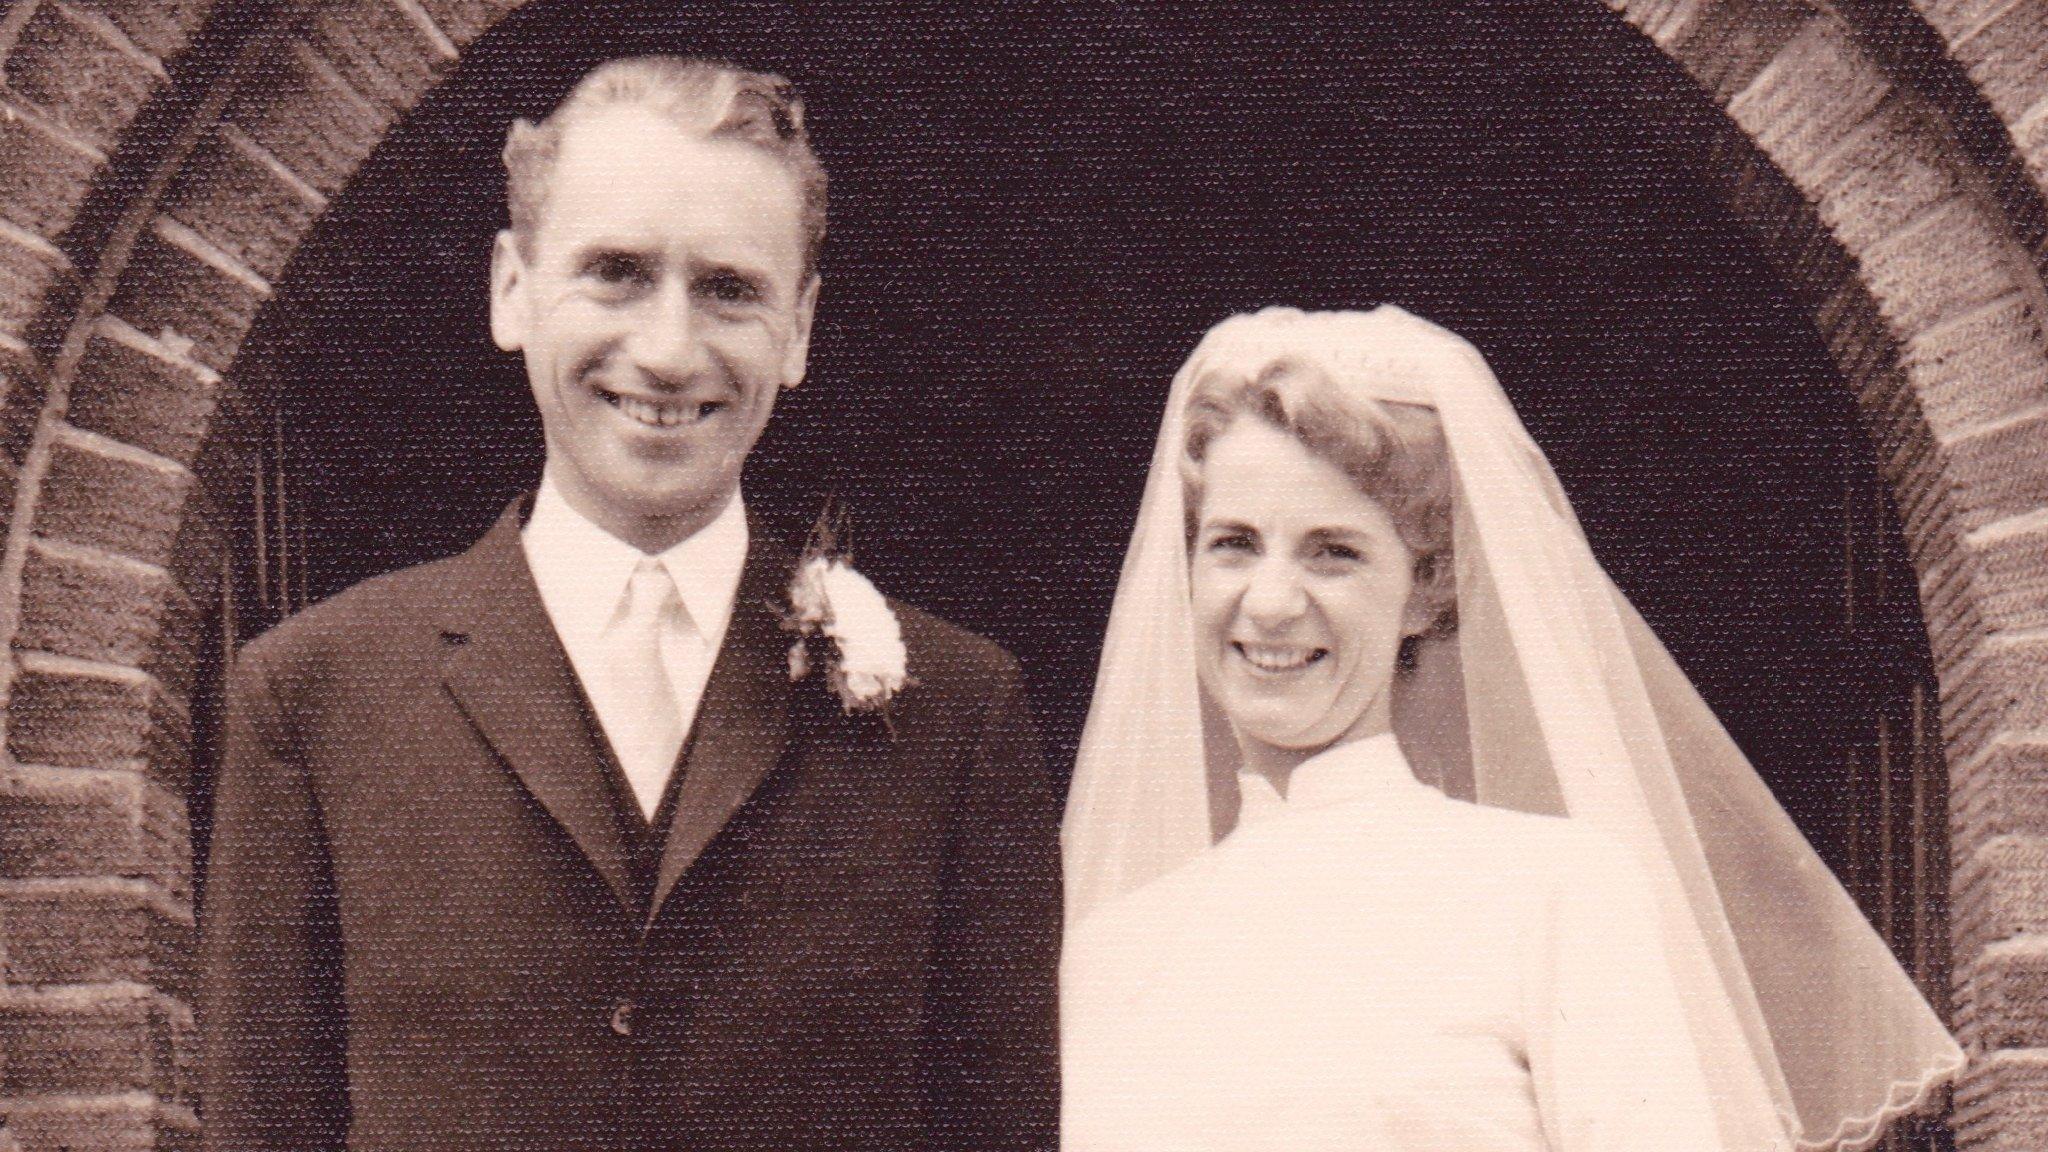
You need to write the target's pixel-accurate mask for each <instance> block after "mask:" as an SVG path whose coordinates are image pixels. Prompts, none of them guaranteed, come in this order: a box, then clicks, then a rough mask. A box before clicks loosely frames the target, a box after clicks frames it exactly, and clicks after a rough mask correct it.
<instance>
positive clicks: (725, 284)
mask: <svg viewBox="0 0 2048 1152" xmlns="http://www.w3.org/2000/svg"><path fill="white" fill-rule="evenodd" d="M697 290H698V291H699V292H701V293H703V294H704V295H705V296H707V297H709V298H711V299H713V300H717V301H719V302H720V303H723V304H752V303H754V302H755V301H757V300H759V299H760V298H761V290H760V288H758V287H756V286H755V284H754V282H753V281H751V280H749V279H747V278H746V277H745V276H741V275H739V274H738V273H734V272H716V273H713V274H712V275H709V276H706V277H704V278H703V279H702V280H699V281H698V282H697Z"/></svg>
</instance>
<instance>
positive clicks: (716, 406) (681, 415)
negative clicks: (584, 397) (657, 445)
mask: <svg viewBox="0 0 2048 1152" xmlns="http://www.w3.org/2000/svg"><path fill="white" fill-rule="evenodd" d="M591 391H593V392H595V393H597V395H598V396H599V397H600V398H601V399H603V400H604V402H605V403H607V404H609V405H611V406H612V407H613V408H616V409H618V411H619V412H620V413H621V414H623V415H624V416H626V417H627V418H628V419H630V420H632V421H633V422H634V423H636V424H640V425H643V426H645V427H648V428H680V427H685V426H687V425H693V424H700V423H702V422H704V421H705V420H708V419H710V418H711V417H713V416H716V415H717V414H718V413H720V412H722V411H724V410H725V409H726V408H727V407H728V402H727V401H724V400H647V399H643V398H641V397H638V396H627V395H625V394H623V393H619V392H613V391H611V390H610V389H608V388H604V387H600V386H598V385H595V384H593V385H591Z"/></svg>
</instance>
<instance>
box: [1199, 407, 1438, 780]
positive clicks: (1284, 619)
mask: <svg viewBox="0 0 2048 1152" xmlns="http://www.w3.org/2000/svg"><path fill="white" fill-rule="evenodd" d="M1202 489H1203V496H1202V506H1201V509H1200V518H1199V519H1198V521H1197V526H1196V532H1195V541H1194V551H1193V553H1192V554H1191V555H1190V557H1189V567H1190V573H1191V586H1190V591H1191V594H1192V598H1193V602H1194V618H1195V645H1196V649H1197V656H1196V659H1197V667H1198V669H1199V671H1200V674H1201V680H1202V686H1203V688H1204V689H1205V690H1207V692H1208V693H1209V695H1210V697H1211V698H1212V699H1214V700H1215V702H1216V703H1217V705H1218V706H1219V707H1221V708H1222V709H1223V712H1224V714H1225V715H1227V716H1228V717H1229V718H1230V720H1231V723H1232V724H1233V725H1234V726H1235V728H1236V730H1237V736H1238V739H1239V741H1240V742H1246V743H1247V752H1248V753H1249V752H1251V751H1253V746H1255V745H1263V746H1265V747H1267V748H1272V749H1279V750H1286V751H1293V752H1302V751H1315V750H1317V749H1321V748H1324V747H1327V746H1329V745H1331V744H1335V743H1338V742H1340V741H1342V740H1345V739H1355V738H1359V737H1364V736H1369V735H1373V734H1375V733H1377V732H1381V731H1384V730H1385V729H1386V727H1387V725H1388V694H1387V688H1388V685H1389V684H1390V683H1391V682H1392V680H1393V675H1394V659H1395V655H1396V654H1397V652H1398V651H1399V649H1400V644H1401V639H1402V637H1404V636H1407V635H1411V634H1413V633H1416V632H1419V631H1421V630H1422V626H1423V624H1425V623H1426V621H1421V620H1418V619H1415V617H1416V615H1417V613H1416V612H1415V610H1414V609H1413V608H1412V607H1411V606H1410V603H1409V600H1410V597H1409V591H1410V589H1411V588H1412V586H1413V583H1414V574H1415V553H1414V552H1413V551H1411V550H1410V549H1409V547H1408V546H1407V545H1406V544H1405V543H1403V542H1402V540H1401V537H1400V534H1399V533H1398V532H1397V531H1396V530H1395V528H1394V522H1393V520H1392V519H1391V518H1389V517H1388V515H1387V512H1386V510H1385V509H1384V508H1382V507H1381V506H1380V504H1379V502H1378V501H1376V500H1374V499H1373V498H1372V497H1370V496H1367V495H1366V494H1365V493H1363V492H1360V491H1359V490H1358V488H1357V487H1356V486H1355V485H1353V484H1352V482H1351V480H1350V478H1349V477H1347V476H1345V475H1344V473H1343V472H1341V471H1340V470H1338V468H1337V467H1336V466H1335V465H1333V464H1331V463H1329V462H1328V461H1326V460H1324V459H1322V458H1321V457H1319V456H1317V455H1315V454H1314V453H1312V452H1310V451H1309V450H1308V449H1307V448H1306V447H1304V446H1303V445H1302V444H1301V443H1300V442H1299V441H1297V440H1296V439H1294V437H1292V436H1291V435H1289V434H1288V433H1286V432H1284V431H1281V430H1280V429H1278V428H1274V427H1272V426H1271V425H1269V424H1267V423H1265V422H1264V421H1262V420H1258V419H1256V418H1252V417H1239V418H1238V419H1237V420H1236V421H1235V422H1234V423H1232V424H1231V425H1230V427H1229V428H1227V429H1226V430H1225V431H1224V432H1223V434H1222V435H1220V436H1218V437H1217V438H1216V439H1214V440H1213V441H1211V442H1210V444H1209V448H1208V453H1207V459H1206V461H1205V462H1204V464H1203V466H1202Z"/></svg>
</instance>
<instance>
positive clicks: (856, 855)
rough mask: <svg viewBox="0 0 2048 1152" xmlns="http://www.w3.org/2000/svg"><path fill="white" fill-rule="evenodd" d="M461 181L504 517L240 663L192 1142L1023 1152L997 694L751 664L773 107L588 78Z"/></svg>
mask: <svg viewBox="0 0 2048 1152" xmlns="http://www.w3.org/2000/svg"><path fill="white" fill-rule="evenodd" d="M506 164H507V168H508V170H509V172H510V198H511V204H512V223H513V226H512V228H511V229H510V230H508V231H507V232H505V233H502V234H501V235H500V236H499V238H498V243H497V247H496V249H495V251H494V254H493V268H492V284H491V290H492V311H491V327H492V332H493V335H494V337H495V339H496V340H497V343H498V344H499V346H500V347H501V348H504V349H505V350H507V351H518V352H520V353H522V354H523V356H524V359H525V362H526V366H527V373H528V376H529V379H530V382H531V384H532V388H533V394H534V399H535V401H536V403H537V404H538V405H539V408H540V412H541V418H542V424H543V427H544V429H545V433H546V448H547V463H546V469H545V473H544V475H543V479H542V483H541V488H540V491H539V493H538V494H537V495H536V496H534V497H532V498H531V499H530V500H521V501H520V502H518V503H516V504H515V505H514V506H513V507H512V508H510V509H508V510H507V511H506V513H505V514H504V516H503V517H502V518H501V519H500V520H499V522H498V524H497V526H496V527H495V528H493V529H492V530H491V531H490V533H489V534H488V535H486V536H485V537H484V538H483V540H482V541H481V542H479V543H478V544H477V545H476V546H475V547H474V548H472V549H471V550H470V551H469V552H467V553H465V554H464V555H462V556H459V557H456V558H454V559H450V560H444V561H439V562H436V563H432V564H427V565H423V566H421V567H418V568H413V569H408V570H406V571H402V572H398V573H395V574H392V575H388V576H384V577H381V578H378V579H375V580H371V581H368V582H366V583H364V584H362V585H359V586H357V587H356V588H353V589H351V590H349V591H348V592H346V593H343V594H342V595H340V596H337V597H335V598H333V599H332V600H330V601H328V602H326V603H323V604H321V605H319V606H317V607H315V608H313V609H311V610H309V611H307V612H305V613H303V614H301V615H299V616H297V617H295V618H293V619H291V620H289V621H287V622H286V623H284V624H283V625H281V626H279V627H278V628H277V629H275V630H274V631H272V632H271V633H270V634H268V635H266V636H264V637H262V638H261V639H259V640H257V641H256V642H255V643H253V644H251V645H249V646H248V648H247V649H246V650H245V651H244V652H243V653H242V656H241V658H240V660H239V662H238V664H237V667H236V673H235V678H234V682H233V684H232V687H231V690H230V707H229V719H228V727H227V734H226V750H225V753H224V756H223V762H222V765H221V769H220V775H219V779H218V783H217V786H216V817H215V820H216V824H215V832H214V842H213V853H212V857H211V861H210V869H211V871H210V874H209V884H208V899H207V907H206V917H205V925H204V927H205V933H206V940H207V943H206V966H207V971H206V985H207V987H206V996H205V999H204V1006H203V1009H204V1016H203V1021H202V1023H203V1027H204V1028H205V1030H206V1032H207V1067H206V1094H205V1098H204V1111H205V1121H206V1128H207V1134H208V1139H209V1142H210V1144H211V1146H213V1147H215V1148H220V1149H235V1150H237V1152H240V1150H246V1149H293V1150H295V1152H305V1150H313V1149H323V1148H341V1147H347V1148H350V1149H422V1150H428V1149H431V1150H436V1152H448V1150H455V1149H470V1148H474V1149H491V1150H494V1152H496V1150H503V1149H534V1150H537V1152H570V1150H578V1149H593V1150H594V1149H631V1150H656V1149H693V1150H711V1149H764V1150H766V1149H775V1150H787V1149H804V1148H834V1149H858V1148H875V1149H884V1148H886V1149H904V1148H933V1149H953V1148H1027V1147H1050V1146H1051V1145H1052V1144H1053V1143H1054V1137H1053V1129H1054V1126H1055V1119H1054V1118H1055V1117H1056V1115H1057V1088H1056V1074H1055V1067H1056V1065H1055V1060H1056V1056H1055V1049H1054V1039H1053V1028H1054V1025H1053V1018H1054V1004H1053V982H1054V967H1055V951H1056V947H1057V945H1056V940H1057V932H1058V925H1057V919H1058V910H1057V899H1058V898H1057V865H1056V859H1055V826H1056V816H1055V812H1054V803H1053V799H1052V797H1051V795H1050V789H1049V787H1048V783H1047V780H1046V779H1045V777H1044V775H1043V774H1042V772H1041V770H1040V765H1039V763H1038V759H1037V750H1036V740H1035V737H1034V735H1033V732H1032V728H1031V723H1030V719H1029V715H1028V712H1027V711H1026V709H1025V705H1024V702H1023V699H1022V695H1021V691H1020V688H1019V680H1018V675H1017V669H1016V666H1015V664H1014V662H1013V661H1012V660H1010V658H1009V657H1008V656H1007V655H1005V654H1004V653H1003V652H1001V651H1000V650H999V649H997V648H996V647H994V646H993V645H991V644H988V643H987V642H985V641H982V640H980V639H977V638H975V637H973V636H970V635H968V634H966V633H964V632H961V631H959V630H957V629H954V628H951V627H949V626H947V625H945V624H943V623H941V622H939V621H937V620H935V619H933V618H931V617H929V616H926V615H924V614H922V613H919V612H917V611H915V610H913V609H910V608H907V607H902V606H897V605H891V606H890V612H893V615H894V618H895V621H894V622H895V624H896V625H900V631H901V639H902V645H903V650H904V651H905V652H907V676H908V681H907V682H901V681H898V680H888V683H890V684H892V685H894V686H895V687H896V691H895V693H894V695H893V697H892V698H890V699H888V700H887V702H886V712H885V713H883V712H882V704H883V702H882V700H881V698H880V696H879V694H878V693H876V692H875V691H873V690H872V689H873V685H872V684H870V685H869V688H870V691H868V692H867V694H865V695H862V694H861V693H858V692H853V691H851V690H850V688H849V685H850V684H852V683H854V681H855V680H857V679H858V678H853V679H849V678H848V677H847V676H844V675H839V674H837V673H843V672H845V671H847V668H846V667H842V668H839V669H837V671H836V672H835V669H834V668H833V666H832V662H833V661H834V660H836V659H839V658H840V656H843V655H849V654H850V652H851V649H842V651H841V652H840V653H838V654H835V652H834V649H833V646H832V644H831V643H830V642H829V641H827V640H826V639H825V638H824V637H823V636H822V635H821V636H819V637H814V638H813V640H812V641H809V642H807V643H808V647H807V648H806V649H805V653H806V655H807V657H808V659H807V660H805V661H802V662H797V661H793V659H792V651H791V643H792V640H793V639H794V637H793V636H792V635H791V633H789V632H788V631H785V630H783V620H784V619H788V618H790V616H789V605H790V604H791V599H790V591H789V589H790V585H791V580H792V574H793V573H794V572H795V570H796V568H797V558H796V557H793V556H791V555H789V554H787V553H785V552H783V551H781V550H779V549H777V548H775V547H773V546H772V545H771V544H769V543H768V542H766V541H762V540H757V539H754V538H752V536H751V534H750V532H749V530H748V527H747V518H746V516H745V513H744V509H743V505H742V502H741V499H740V492H739V480H740V469H741V465H742V464H743V463H744V461H745V459H746V457H747V454H748V452H749V450H750V449H751V448H752V447H753V445H754V442H755V440H756V438H757V437H758V436H759V435H760V433H761V430H762V428H763V427H764V426H765V425H766V423H767V421H768V418H769V414H770V412H771V411H772V410H773V408H774V405H775V400H776V396H777V394H778V393H779V391H780V390H781V389H783V388H786V387H793V386H795V385H796V384H797V383H798V382H799V381H800V380H801V379H802V378H803V374H804V363H805V353H806V349H807V346H808V341H809V335H810V327H811V317H812V313H813V310H814V308H815V307H816V304H817V297H818V283H819V282H818V274H817V267H816V260H817V255H818V247H819V243H820V241H821V239H822V237H823V233H824V175H823V172H822V171H821V170H820V169H819V167H818V164H817V161H816V159H815V158H814V157H813V156H812V154H811V152H810V149H809V145H808V143H807V141H806V138H805V135H804V129H803V120H802V107H801V104H800V103H799V102H798V100H797V99H796V97H795V95H794V94H793V93H792V92H791V91H790V90H789V88H788V86H787V85H786V84H784V83H783V82H782V81H781V80H779V79H777V78H775V77H770V76H762V75H757V74H751V73H746V72H742V71H738V70H735V69H732V68H728V67H724V66H720V65H711V64H706V63H702V62H695V61H683V60H677V59H672V58H642V59H635V60H626V61H617V62H614V63H611V64H608V65H606V66H604V67H602V68H600V69H598V70H596V71H595V72H593V73H592V74H591V75H589V76H588V77H586V78H585V79H584V81H583V82H582V83H581V84H580V85H579V86H578V87H577V89H576V90H575V91H574V92H573V93H571V95H570V96H569V97H568V99H567V100H565V101H564V103H563V105H562V106H561V107H560V108H558V109H557V110H556V111H555V112H554V113H553V114H552V115H551V116H550V117H549V118H548V119H547V120H546V121H545V122H543V123H542V124H540V125H538V126H535V125H529V124H525V123H523V122H522V123H521V124H519V125H517V126H515V128H514V129H513V131H512V134H511V138H510V142H509V143H508V145H507V148H506ZM835 587H838V588H842V589H843V584H840V585H835ZM861 587H865V586H864V585H862V586H861ZM856 590H857V589H856ZM877 603H879V602H878V601H877ZM842 607H848V611H849V612H850V611H851V607H850V606H848V605H842ZM890 612H883V613H881V614H880V615H881V618H882V619H883V621H884V624H883V625H880V626H877V625H874V623H873V619H872V617H874V613H869V614H868V616H867V617H864V618H863V619H867V620H868V624H867V625H864V626H869V627H871V629H872V630H879V631H881V632H889V633H890V634H889V635H886V636H880V637H875V638H870V639H871V640H873V639H879V640H882V641H893V631H891V629H890V628H889V627H887V626H886V625H887V617H888V616H889V615H890ZM850 619H851V617H850V616H849V620H850ZM841 623H842V624H843V625H844V624H846V623H847V621H842V622H841ZM842 630H843V629H842ZM848 642H849V643H850V642H851V641H848ZM870 646H872V644H871V645H870ZM882 646H883V647H884V648H886V647H887V644H883V645H882ZM803 663H808V664H809V665H810V666H811V667H810V668H809V671H808V674H806V675H804V676H803V677H802V678H800V679H793V677H792V670H793V669H796V668H799V667H800V666H801V664H803ZM848 667H850V662H849V665H848ZM870 679H872V678H870ZM885 679H886V677H885ZM834 687H838V688H840V689H842V690H845V691H846V693H847V694H846V698H845V700H844V702H842V699H841V696H840V695H839V694H838V693H835V691H834V690H833V689H834Z"/></svg>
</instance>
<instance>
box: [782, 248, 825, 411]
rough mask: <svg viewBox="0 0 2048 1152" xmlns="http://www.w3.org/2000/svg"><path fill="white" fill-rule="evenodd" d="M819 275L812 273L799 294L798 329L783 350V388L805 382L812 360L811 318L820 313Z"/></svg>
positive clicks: (796, 320) (797, 302)
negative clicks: (805, 370) (805, 372)
mask: <svg viewBox="0 0 2048 1152" xmlns="http://www.w3.org/2000/svg"><path fill="white" fill-rule="evenodd" d="M818 285H819V279H818V274H817V273H815V272H813V273H811V280H810V283H808V284H805V285H804V290H803V291H802V292H800V293H798V294H797V298H796V315H795V317H794V320H795V324H796V327H795V329H794V330H793V331H791V332H790V334H789V343H788V345H786V346H785V347H784V348H783V349H782V386H783V387H784V388H794V387H796V386H797V385H799V384H801V383H803V382H804V367H805V366H806V365H807V364H809V363H810V358H811V317H812V316H814V315H816V314H817V311H818Z"/></svg>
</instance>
